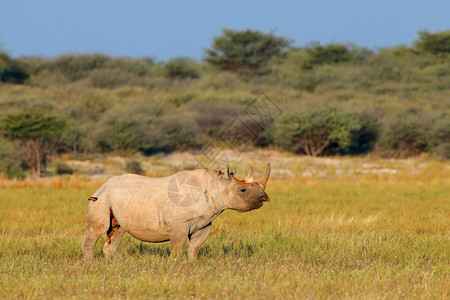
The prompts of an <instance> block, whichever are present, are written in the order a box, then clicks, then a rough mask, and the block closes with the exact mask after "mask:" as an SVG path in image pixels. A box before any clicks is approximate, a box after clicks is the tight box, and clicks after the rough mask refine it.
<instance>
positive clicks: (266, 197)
mask: <svg viewBox="0 0 450 300" xmlns="http://www.w3.org/2000/svg"><path fill="white" fill-rule="evenodd" d="M259 201H260V202H270V198H269V196H262V197H259Z"/></svg>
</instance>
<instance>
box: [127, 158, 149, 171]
mask: <svg viewBox="0 0 450 300" xmlns="http://www.w3.org/2000/svg"><path fill="white" fill-rule="evenodd" d="M125 170H126V171H127V172H128V173H132V174H138V175H143V174H144V173H145V171H144V169H142V167H141V163H140V162H139V161H138V160H135V159H131V160H127V162H126V163H125Z"/></svg>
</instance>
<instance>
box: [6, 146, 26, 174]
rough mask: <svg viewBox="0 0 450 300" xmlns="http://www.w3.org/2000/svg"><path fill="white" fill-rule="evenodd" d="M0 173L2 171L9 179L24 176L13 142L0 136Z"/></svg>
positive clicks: (18, 154)
mask: <svg viewBox="0 0 450 300" xmlns="http://www.w3.org/2000/svg"><path fill="white" fill-rule="evenodd" d="M0 173H4V174H5V175H6V177H8V178H9V179H14V178H17V179H24V178H25V177H26V175H25V171H24V166H22V163H21V160H20V153H18V152H17V151H16V148H15V147H14V144H13V143H11V142H9V141H7V140H5V139H2V138H0Z"/></svg>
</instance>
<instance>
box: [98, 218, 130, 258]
mask: <svg viewBox="0 0 450 300" xmlns="http://www.w3.org/2000/svg"><path fill="white" fill-rule="evenodd" d="M124 234H125V230H124V229H123V228H122V227H120V225H119V223H117V221H116V219H115V218H114V217H112V219H111V227H110V229H109V230H108V236H107V237H106V241H105V245H104V246H103V254H105V256H112V255H114V254H115V253H116V251H117V248H119V245H120V241H121V240H122V237H123V235H124Z"/></svg>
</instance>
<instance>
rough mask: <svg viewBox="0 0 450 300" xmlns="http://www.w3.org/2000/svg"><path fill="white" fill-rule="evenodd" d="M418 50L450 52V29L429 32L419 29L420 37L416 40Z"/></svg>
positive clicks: (437, 53) (440, 53)
mask: <svg viewBox="0 0 450 300" xmlns="http://www.w3.org/2000/svg"><path fill="white" fill-rule="evenodd" d="M414 47H415V49H416V50H417V51H419V52H423V53H431V54H435V55H448V54H450V30H445V31H438V32H435V33H429V32H428V31H419V39H418V40H416V41H415V42H414Z"/></svg>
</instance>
